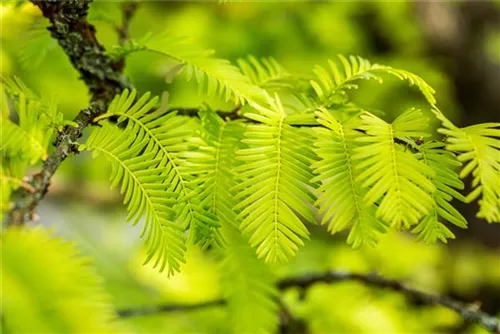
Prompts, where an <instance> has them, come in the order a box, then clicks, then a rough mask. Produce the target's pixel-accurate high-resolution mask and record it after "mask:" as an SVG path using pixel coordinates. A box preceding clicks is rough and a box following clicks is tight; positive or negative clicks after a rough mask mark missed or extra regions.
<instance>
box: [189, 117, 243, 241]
mask: <svg viewBox="0 0 500 334" xmlns="http://www.w3.org/2000/svg"><path fill="white" fill-rule="evenodd" d="M199 115H200V119H201V122H202V129H201V138H202V143H201V144H200V145H197V146H198V150H196V151H190V152H186V153H185V156H186V158H187V159H188V161H189V164H190V166H191V169H192V170H194V171H198V172H199V173H198V174H197V177H196V178H197V180H198V186H197V187H198V188H199V189H201V190H199V191H198V196H197V200H198V202H199V203H200V205H201V206H202V207H203V208H204V209H206V210H207V211H208V212H209V213H211V214H213V215H214V216H217V217H218V219H219V220H220V221H221V222H225V223H226V224H228V225H233V226H237V223H236V213H235V212H234V211H233V206H234V203H233V194H231V193H230V192H229V189H230V188H231V187H232V186H233V181H234V180H233V170H232V167H233V165H234V154H235V151H236V150H237V148H238V147H239V146H241V145H240V140H241V138H242V137H243V131H244V127H243V126H242V124H241V122H226V121H224V120H222V118H221V117H219V115H217V113H215V112H214V111H213V110H211V109H206V110H202V111H200V113H199ZM217 228H218V227H213V229H214V231H213V232H212V236H213V237H214V238H216V240H214V241H215V242H214V244H218V245H222V244H223V242H222V239H221V236H220V233H219V232H218V231H217Z"/></svg>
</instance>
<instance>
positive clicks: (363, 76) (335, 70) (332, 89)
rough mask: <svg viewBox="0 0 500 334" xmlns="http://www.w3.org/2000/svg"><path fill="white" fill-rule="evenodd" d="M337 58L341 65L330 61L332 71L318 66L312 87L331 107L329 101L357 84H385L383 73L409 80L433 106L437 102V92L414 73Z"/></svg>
mask: <svg viewBox="0 0 500 334" xmlns="http://www.w3.org/2000/svg"><path fill="white" fill-rule="evenodd" d="M338 58H339V60H340V63H341V64H342V65H341V66H339V65H337V64H336V63H335V62H334V61H333V60H328V64H329V67H330V68H329V69H327V68H325V67H323V66H320V65H316V66H315V67H314V70H313V72H314V74H315V75H316V79H315V80H311V86H312V88H313V90H314V92H315V93H316V96H317V98H318V100H319V101H320V102H322V103H323V104H326V105H328V103H329V102H330V99H331V98H333V97H334V96H335V94H337V93H341V92H344V91H345V90H349V89H357V88H358V85H357V84H356V83H355V82H356V81H359V80H376V81H378V82H379V83H382V82H383V79H382V77H381V76H380V74H384V73H385V74H391V75H393V76H395V77H397V78H398V79H400V80H407V81H408V82H409V83H410V84H411V85H415V86H417V88H418V89H419V90H420V91H421V92H422V94H423V95H424V96H425V98H426V99H427V101H428V102H429V103H430V104H431V105H434V104H435V103H436V99H435V97H434V93H435V91H434V89H433V88H432V87H430V86H429V85H428V84H427V83H426V82H425V81H424V80H423V79H422V78H420V77H419V76H417V75H415V74H413V73H411V72H408V71H405V70H400V69H396V68H393V67H390V66H385V65H379V64H372V63H370V61H368V60H366V59H363V58H361V57H357V56H349V58H346V57H344V56H342V55H339V56H338Z"/></svg>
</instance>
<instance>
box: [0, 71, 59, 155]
mask: <svg viewBox="0 0 500 334" xmlns="http://www.w3.org/2000/svg"><path fill="white" fill-rule="evenodd" d="M2 83H3V85H2V97H1V99H2V116H1V118H0V120H1V127H2V131H1V143H0V150H1V151H3V154H7V155H9V156H15V155H17V156H21V157H22V158H23V159H26V160H27V162H29V163H30V164H34V163H36V162H37V161H38V160H40V159H42V160H45V159H46V158H47V149H48V145H49V142H50V139H51V137H52V134H53V131H54V128H55V126H56V123H62V113H59V112H57V108H56V106H55V104H54V103H53V101H49V102H47V101H45V100H43V99H41V98H39V97H38V96H37V95H36V94H35V93H33V92H32V91H31V90H30V89H29V88H27V87H26V85H25V84H24V83H23V82H22V81H21V80H20V79H19V78H14V79H9V78H2ZM7 97H10V98H12V99H13V100H14V107H15V113H16V114H17V119H18V123H17V124H16V123H14V122H13V121H11V119H10V117H11V115H10V113H9V108H8V102H7Z"/></svg>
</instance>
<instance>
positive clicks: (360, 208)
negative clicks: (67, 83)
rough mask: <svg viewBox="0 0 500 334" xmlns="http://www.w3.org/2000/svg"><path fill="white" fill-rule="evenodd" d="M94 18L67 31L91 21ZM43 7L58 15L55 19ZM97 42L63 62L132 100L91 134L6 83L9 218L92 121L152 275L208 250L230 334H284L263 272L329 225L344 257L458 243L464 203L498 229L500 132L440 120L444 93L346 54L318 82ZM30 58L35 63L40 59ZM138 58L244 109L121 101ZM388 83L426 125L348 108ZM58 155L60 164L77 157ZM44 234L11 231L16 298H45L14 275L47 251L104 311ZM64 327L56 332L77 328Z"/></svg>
mask: <svg viewBox="0 0 500 334" xmlns="http://www.w3.org/2000/svg"><path fill="white" fill-rule="evenodd" d="M60 6H63V7H64V6H65V5H64V4H61V5H60ZM86 6H87V5H85V6H83V7H82V8H83V9H82V13H79V14H78V15H77V16H75V17H70V18H68V21H67V22H66V23H67V24H71V22H72V21H71V20H76V21H78V20H81V19H82V17H84V16H85V15H84V14H85V12H86ZM40 7H41V9H42V10H49V7H50V5H49V4H47V5H44V4H40ZM97 14H98V13H97ZM97 14H96V15H97ZM101 14H102V15H104V16H105V13H101ZM82 15H83V16H82ZM52 19H53V20H56V19H57V17H55V16H54V17H52ZM52 23H53V22H52ZM85 23H86V25H84V28H85V29H90V30H89V31H91V36H94V32H93V30H92V29H91V28H90V27H91V26H90V25H88V22H86V21H85ZM58 27H59V28H58ZM63 28H64V27H62V26H54V27H51V32H52V35H53V36H54V37H56V38H58V39H64V38H65V35H64V34H63V31H64V29H63ZM58 29H60V30H58ZM61 29H62V30H61ZM92 41H93V44H92V43H91V44H92V45H90V46H89V47H91V48H92V49H93V50H94V51H95V53H96V55H97V56H98V57H97V58H96V59H94V58H92V57H91V58H89V59H90V60H89V62H85V61H83V60H85V59H86V57H90V56H91V54H90V53H89V54H79V53H78V52H76V51H75V50H73V49H71V48H70V45H69V44H68V43H66V44H65V46H66V48H67V49H68V50H65V51H66V53H67V54H69V55H70V59H71V61H72V62H73V64H74V65H75V68H77V69H79V70H80V71H84V73H86V74H87V75H86V76H83V79H84V81H85V82H86V83H87V84H88V86H89V88H90V90H91V92H92V93H93V100H95V101H99V100H100V99H106V100H108V101H110V100H111V97H112V96H113V95H114V94H115V93H117V92H120V91H121V93H120V94H118V95H116V96H115V97H114V99H113V100H112V102H111V103H110V104H109V105H108V107H107V109H106V111H105V112H97V114H98V116H97V115H96V117H93V118H92V119H91V120H87V121H86V123H81V124H80V123H78V124H76V123H73V122H70V121H67V120H64V119H63V117H62V113H60V112H58V111H57V106H56V104H55V101H53V100H51V99H46V98H44V97H40V96H37V95H36V94H35V93H34V92H32V91H31V90H29V89H28V88H27V87H26V86H25V85H24V84H23V83H22V81H21V80H20V79H18V78H2V81H3V85H2V92H1V94H2V95H1V106H2V114H1V121H2V124H1V126H2V138H1V139H2V140H1V143H0V152H1V155H2V164H1V170H0V172H1V174H0V175H1V179H2V183H1V195H2V203H1V204H2V207H1V208H2V213H4V212H8V211H9V210H11V206H10V202H9V200H10V195H11V193H12V191H13V190H15V189H18V188H20V187H24V188H26V190H27V191H28V192H30V191H31V189H29V187H30V185H28V184H26V183H25V181H24V180H23V176H24V175H25V172H26V168H27V167H28V165H30V164H31V165H32V164H36V163H38V162H40V161H44V160H46V159H47V156H48V151H49V144H50V142H51V139H52V138H53V136H54V134H55V133H57V132H59V133H61V132H64V130H65V129H68V128H71V127H74V128H75V127H76V128H78V131H81V130H82V129H83V128H84V127H86V126H87V124H88V123H90V121H91V122H92V125H96V126H94V127H92V128H91V129H90V134H89V136H88V138H87V139H86V140H85V141H84V142H78V143H73V142H71V143H70V144H71V145H76V147H77V149H78V151H79V152H82V153H84V152H91V154H92V155H93V156H94V157H97V156H101V157H104V158H105V159H107V161H109V163H110V165H111V175H110V185H111V187H112V188H115V187H118V188H119V190H120V192H121V194H123V203H124V205H125V206H126V209H127V211H128V218H127V220H129V221H131V222H132V224H138V223H140V222H141V224H142V225H143V232H142V234H141V237H142V238H143V239H144V243H145V245H146V247H147V250H148V251H147V257H146V259H145V262H149V261H153V262H154V265H155V266H157V267H158V269H159V270H160V271H163V270H165V271H166V272H167V273H168V274H169V275H171V274H174V273H176V272H179V271H180V270H181V265H182V263H184V262H185V253H186V249H187V247H188V246H189V245H193V244H198V245H200V246H201V247H203V248H210V249H212V250H213V251H214V252H215V254H217V256H218V258H220V259H221V261H220V262H221V267H222V272H224V275H223V277H222V280H223V281H224V282H225V283H224V284H223V286H224V291H223V293H224V296H225V298H226V299H227V304H228V307H229V311H230V313H231V314H232V315H233V318H234V319H238V321H237V322H235V323H234V324H233V327H234V331H235V332H269V331H272V330H274V329H275V327H276V325H277V319H276V312H277V309H278V302H277V298H276V295H277V290H276V286H275V283H276V280H275V277H274V275H273V273H272V271H271V269H270V267H269V266H267V265H266V264H265V263H264V261H265V262H267V263H277V262H286V261H288V260H289V259H291V258H292V257H293V256H294V255H295V253H296V252H297V250H298V249H299V247H301V246H303V245H304V244H305V243H306V242H307V239H308V238H309V226H310V225H311V224H316V223H320V224H321V225H326V229H327V230H328V231H329V232H330V233H332V234H334V233H338V232H340V231H343V230H346V229H349V233H348V236H347V243H349V244H350V245H352V246H353V247H355V248H357V247H360V246H362V245H368V246H373V245H375V244H376V243H377V241H378V238H379V236H380V234H381V233H384V232H386V231H387V230H388V229H396V230H408V231H411V232H412V233H415V234H418V237H417V239H418V240H423V241H425V242H436V241H437V240H440V241H442V242H446V241H447V239H449V238H454V235H453V233H452V232H451V230H450V229H449V227H448V225H449V224H453V225H456V226H458V227H461V228H466V227H467V222H466V220H465V219H464V218H463V217H462V215H461V214H460V213H459V212H458V211H457V210H456V209H455V208H454V207H453V206H452V204H451V201H452V200H453V199H458V200H460V201H464V202H471V201H474V200H477V201H478V204H479V212H478V213H477V216H478V217H480V218H483V219H485V220H486V221H488V222H491V223H493V222H500V124H498V123H488V124H479V125H474V126H469V127H466V128H459V127H457V126H455V125H454V124H453V123H452V122H450V121H449V120H448V119H447V118H446V117H445V115H444V114H443V113H442V112H441V111H440V110H439V109H438V107H437V104H436V103H437V102H436V99H435V91H434V90H433V89H432V88H431V87H430V86H429V85H428V84H427V83H426V82H425V81H424V80H423V79H422V78H420V77H419V76H417V75H415V74H413V73H410V72H408V71H405V70H400V69H396V68H392V67H389V66H385V65H379V64H372V63H370V62H369V61H368V60H366V59H363V58H361V57H355V56H349V57H344V56H338V59H337V60H328V65H327V66H326V67H325V66H321V65H317V66H315V67H314V68H313V70H312V73H311V75H310V76H305V77H304V76H297V75H295V74H294V73H292V72H290V71H288V70H287V69H285V68H284V67H283V66H281V65H280V64H279V63H278V62H277V61H276V60H275V59H272V58H266V59H261V60H259V59H257V58H255V57H252V56H250V57H247V58H244V59H243V58H242V59H239V60H238V61H237V65H234V64H232V63H231V62H229V61H227V60H224V59H219V58H216V57H214V52H213V51H212V50H206V49H204V48H202V47H200V46H199V45H198V44H196V43H193V42H192V41H190V40H189V39H185V38H178V37H175V36H172V35H170V34H168V33H161V34H158V35H151V34H148V35H146V36H144V37H143V38H140V39H137V40H128V41H127V42H126V43H123V44H122V45H120V46H116V47H114V48H113V49H112V50H111V52H109V53H107V54H106V53H105V51H104V50H103V48H102V47H101V46H100V45H99V44H98V43H97V42H96V41H95V39H92ZM37 43H40V41H39V40H38V39H37ZM26 50H31V51H29V52H28V53H31V54H32V53H33V52H32V51H33V48H29V47H27V48H26ZM139 51H141V52H154V53H158V54H161V55H163V56H164V57H165V58H166V59H169V60H170V61H173V62H174V63H175V65H174V66H172V68H171V70H170V72H169V74H168V78H167V81H170V80H172V79H173V78H174V77H178V76H179V77H181V78H184V79H186V80H191V79H193V78H194V79H195V80H196V82H197V84H198V86H199V87H200V92H201V93H202V94H204V95H206V96H210V97H211V98H213V97H218V98H219V99H220V100H221V101H224V102H226V103H229V104H232V105H233V106H234V110H233V111H232V112H230V113H225V112H221V111H215V110H213V109H212V108H211V107H209V106H207V105H203V106H201V107H200V108H198V110H197V117H192V116H193V115H185V114H184V113H183V112H182V109H179V110H176V109H171V108H169V107H168V103H167V97H168V94H165V95H164V98H163V99H161V100H160V99H159V98H158V97H152V96H151V94H150V93H149V92H145V93H143V94H142V95H140V94H138V92H137V91H136V90H134V89H128V88H126V87H130V84H129V83H128V81H127V80H126V78H125V77H124V76H122V74H121V73H120V72H119V71H118V70H117V69H116V67H115V68H113V66H111V65H112V61H123V59H124V58H125V57H126V56H127V55H129V54H130V53H132V52H139ZM23 59H24V60H23V61H25V58H23ZM99 59H102V60H103V62H102V63H103V64H107V65H110V66H109V68H107V69H106V71H107V72H106V71H105V72H104V73H102V75H97V74H96V75H94V74H93V72H92V71H87V70H88V69H87V68H86V66H90V65H89V64H94V63H95V62H96V61H97V62H98V61H99ZM85 71H86V72H85ZM383 75H389V76H394V77H396V78H398V79H401V80H404V81H406V82H408V83H409V84H410V85H412V86H415V87H416V88H417V89H418V90H420V92H421V93H422V94H423V96H424V98H425V99H426V100H427V102H428V103H429V111H430V112H426V111H425V110H424V111H420V110H416V109H409V110H406V111H403V112H401V114H400V115H399V116H398V117H397V118H396V119H395V120H394V121H392V122H387V121H386V120H384V119H383V117H381V116H380V115H379V114H376V113H373V112H368V111H366V110H365V109H363V108H360V107H359V106H358V105H357V104H356V103H355V102H354V101H352V100H351V99H350V96H349V92H350V90H353V89H358V88H359V87H358V85H359V82H360V80H375V81H377V82H379V83H383V77H382V76H383ZM108 83H112V85H108ZM104 104H105V103H104ZM97 111H99V110H97ZM88 115H93V114H92V113H89V114H88ZM429 115H432V116H433V117H436V118H437V119H438V120H439V121H440V122H441V126H440V128H439V129H438V130H437V133H432V131H429V129H428V121H429V120H428V116H429ZM82 124H84V125H82ZM64 126H66V127H65V128H64ZM440 134H442V135H444V137H440V136H439V135H440ZM62 154H64V155H65V156H64V158H65V157H66V156H67V155H68V152H62ZM470 175H471V176H472V178H471V179H472V181H471V189H472V191H471V192H470V193H469V194H463V193H462V192H463V189H464V183H463V182H462V179H465V178H466V177H468V176H470ZM42 197H43V194H42ZM44 233H45V232H41V231H39V230H31V231H25V232H23V231H19V230H13V231H9V232H8V233H5V234H3V235H2V242H3V243H4V244H5V248H4V249H5V250H4V260H5V259H6V260H7V261H3V262H2V275H6V276H5V277H7V282H8V283H9V284H11V285H12V286H15V288H16V289H17V290H15V291H21V290H22V291H31V290H33V291H34V290H36V289H34V287H35V286H36V284H38V281H36V280H32V278H30V277H29V276H27V275H25V274H26V273H19V275H17V274H16V275H14V274H13V273H14V272H15V268H13V267H12V268H11V267H9V264H11V262H9V261H13V260H15V259H16V256H17V257H20V256H21V255H22V257H23V258H25V259H30V260H33V261H34V259H31V255H30V254H32V253H37V252H36V249H35V248H38V246H40V245H41V244H43V245H44V246H43V249H44V250H46V251H44V252H39V253H37V254H38V256H40V257H44V256H45V257H47V259H45V258H42V259H41V262H40V263H43V262H47V263H48V262H51V263H57V264H58V265H60V268H63V264H66V267H64V268H66V269H64V270H70V269H71V272H70V274H71V275H72V277H73V276H74V277H76V279H77V280H75V282H74V283H75V284H79V285H78V286H79V288H76V287H75V286H73V285H68V286H63V288H65V289H68V290H72V289H75V291H76V290H78V291H77V292H78V293H86V291H87V290H85V289H89V293H90V290H92V291H91V293H92V294H93V295H92V296H93V297H94V299H93V300H100V299H101V295H99V294H96V293H95V290H93V288H94V286H95V280H94V278H93V276H92V274H91V273H90V272H87V271H85V270H84V269H80V268H76V267H75V263H78V260H75V259H74V258H66V257H64V256H65V255H64V254H63V253H67V254H68V257H69V256H70V254H73V253H74V251H73V249H71V246H68V245H64V244H61V243H60V242H58V241H55V240H54V241H49V239H47V235H46V234H44ZM14 244H19V245H21V244H22V245H23V246H22V247H21V248H16V247H13V246H12V245H14ZM40 247H41V246H40ZM23 252H24V253H25V254H24V255H23V254H21V253H23ZM18 253H19V254H18ZM48 257H51V258H50V259H49V258H48ZM260 259H263V260H264V261H261V260H260ZM35 265H39V264H35ZM61 270H62V269H61ZM40 272H44V270H43V269H42V270H40ZM54 275H55V274H54ZM56 276H57V275H55V276H54V279H57V277H56ZM46 279H47V280H48V278H47V277H46ZM64 284H66V283H64ZM83 287H85V289H83ZM13 291H14V290H13ZM42 297H43V298H42ZM42 297H41V299H40V300H46V296H42ZM12 300H14V301H15V298H14V297H13V298H12ZM7 302H9V300H7ZM17 306H19V305H17ZM17 306H16V307H17ZM77 306H78V307H77ZM80 306H81V310H82V312H81V314H82V315H83V316H85V317H86V316H87V315H88V317H89V319H91V320H95V321H96V322H93V321H90V322H88V325H89V326H94V325H95V327H89V328H88V331H97V330H99V331H102V330H108V328H107V327H103V328H101V327H100V324H102V323H105V322H106V321H104V320H103V319H101V318H99V317H98V316H96V315H95V314H90V313H91V311H92V310H95V309H99V307H97V308H94V307H90V306H89V309H87V308H86V307H87V305H83V304H82V305H80V303H77V305H76V306H75V307H74V308H71V310H72V311H75V312H77V311H78V312H80V311H79V310H80ZM94 306H95V305H94ZM9 307H10V305H9ZM53 307H57V305H55V304H54V305H52V304H47V305H45V304H40V305H39V311H40V312H46V310H45V309H46V308H47V309H50V308H53ZM91 309H92V310H91ZM87 311H88V312H90V313H89V314H87V313H86V312H87ZM101 311H106V310H101ZM105 314H106V312H103V313H102V315H103V316H104V315H105ZM35 316H38V315H36V314H34V315H33V317H35ZM5 319H6V321H7V324H8V323H9V322H11V321H17V322H18V321H19V319H17V318H16V317H10V315H9V314H8V313H7V314H6V318H5ZM56 320H57V321H60V320H61V319H56ZM56 320H54V326H55V327H51V328H50V330H60V331H66V330H70V329H71V324H66V323H63V322H56ZM70 320H71V319H70ZM16 326H17V325H16ZM19 326H20V325H19ZM36 330H40V328H37V329H36ZM109 330H112V329H111V328H110V329H109Z"/></svg>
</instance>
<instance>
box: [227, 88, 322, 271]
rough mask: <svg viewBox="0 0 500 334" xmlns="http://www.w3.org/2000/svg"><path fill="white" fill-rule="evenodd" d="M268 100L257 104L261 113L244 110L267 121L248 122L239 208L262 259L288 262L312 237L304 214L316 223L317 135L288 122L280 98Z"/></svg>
mask: <svg viewBox="0 0 500 334" xmlns="http://www.w3.org/2000/svg"><path fill="white" fill-rule="evenodd" d="M268 103H269V106H268V107H256V111H257V112H258V113H247V114H245V116H246V117H249V118H251V119H253V120H255V121H258V122H261V123H262V124H257V125H248V126H247V131H246V132H245V139H243V143H245V144H248V146H249V148H246V149H242V150H240V151H238V159H239V160H241V161H242V162H243V164H242V165H241V166H239V167H238V168H237V172H238V173H239V174H238V179H239V181H240V183H239V184H238V185H237V186H236V188H235V190H236V191H237V192H238V195H237V199H238V201H239V203H238V204H237V205H236V206H235V209H236V210H242V211H241V212H240V213H239V216H240V217H242V219H243V220H242V224H241V229H242V232H243V233H245V234H248V235H250V243H251V245H252V246H258V248H257V254H258V256H259V258H262V257H265V259H266V261H269V262H284V261H286V260H287V259H289V258H290V257H291V256H292V255H293V254H294V253H295V252H296V250H297V246H298V245H302V244H303V242H302V240H301V238H306V239H307V238H308V235H309V232H308V231H307V228H306V227H305V225H304V224H303V222H302V221H301V219H300V218H299V215H300V216H301V217H303V218H305V219H306V220H307V221H310V222H314V221H315V216H314V214H313V212H312V210H311V206H310V205H311V204H312V203H314V200H315V197H314V196H313V195H312V194H311V191H310V188H309V183H310V180H311V178H312V172H311V168H310V164H311V162H312V160H313V159H314V154H313V153H312V151H311V144H312V136H311V135H310V134H309V133H308V132H306V131H302V129H297V128H293V127H292V126H291V125H290V124H288V122H287V117H286V114H285V111H284V109H283V106H282V105H281V102H280V100H279V98H278V96H276V98H275V99H272V98H270V97H268ZM292 208H293V209H292ZM294 211H295V212H297V213H298V214H299V215H297V214H296V213H295V212H294Z"/></svg>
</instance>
